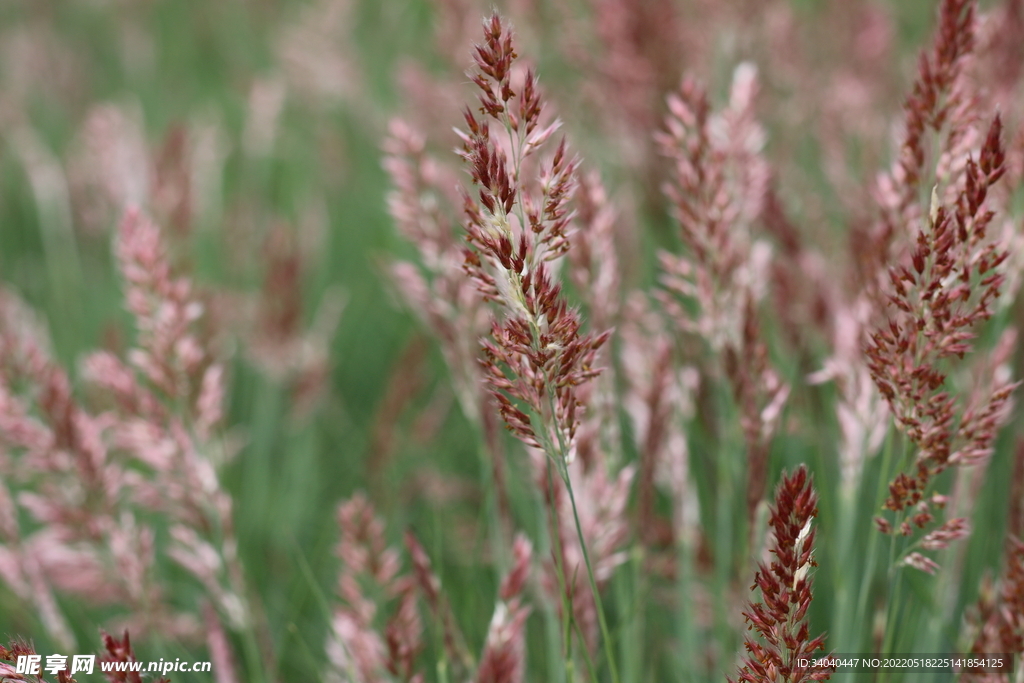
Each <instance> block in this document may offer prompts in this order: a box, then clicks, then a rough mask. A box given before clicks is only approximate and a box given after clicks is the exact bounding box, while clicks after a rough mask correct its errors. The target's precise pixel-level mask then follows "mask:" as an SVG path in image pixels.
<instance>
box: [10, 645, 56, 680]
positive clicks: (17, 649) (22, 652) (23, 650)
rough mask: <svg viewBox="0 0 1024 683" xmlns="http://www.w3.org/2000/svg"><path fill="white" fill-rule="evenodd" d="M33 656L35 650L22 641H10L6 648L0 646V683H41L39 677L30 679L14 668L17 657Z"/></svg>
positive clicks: (35, 676) (33, 676) (34, 676)
mask: <svg viewBox="0 0 1024 683" xmlns="http://www.w3.org/2000/svg"><path fill="white" fill-rule="evenodd" d="M34 654H36V650H35V648H34V647H32V645H30V644H29V643H26V642H25V641H24V640H20V639H16V640H12V641H11V642H10V643H9V644H8V645H7V646H6V647H5V646H3V645H0V683H16V682H19V681H36V682H37V683H42V682H43V677H42V676H41V675H32V676H31V677H30V676H29V675H28V674H20V673H18V669H17V666H16V664H17V663H18V657H28V656H30V655H34ZM62 673H63V672H62ZM66 680H67V678H62V679H61V681H66Z"/></svg>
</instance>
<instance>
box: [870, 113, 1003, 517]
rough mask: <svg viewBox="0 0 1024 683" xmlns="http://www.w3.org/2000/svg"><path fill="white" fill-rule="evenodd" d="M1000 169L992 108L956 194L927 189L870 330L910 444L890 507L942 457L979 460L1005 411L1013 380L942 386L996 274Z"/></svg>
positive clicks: (875, 366) (943, 464)
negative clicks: (907, 467)
mask: <svg viewBox="0 0 1024 683" xmlns="http://www.w3.org/2000/svg"><path fill="white" fill-rule="evenodd" d="M1002 174H1003V148H1002V142H1001V123H1000V120H999V117H998V116H996V117H995V119H994V120H993V121H992V124H991V126H990V127H989V131H988V134H987V136H986V139H985V143H984V146H983V147H982V149H981V153H980V157H979V159H978V161H974V160H973V159H968V161H967V164H966V171H965V176H964V182H963V184H962V185H960V186H959V192H958V194H957V197H956V200H955V201H954V202H952V203H945V202H941V201H940V200H939V198H938V193H937V192H933V197H932V202H933V204H932V209H931V212H930V215H929V217H928V219H927V222H926V225H925V226H924V227H923V228H922V229H921V230H920V231H919V232H918V234H917V244H916V246H915V248H914V250H913V252H912V253H911V256H910V263H909V264H903V263H898V264H895V265H893V266H891V267H890V269H889V281H890V283H891V293H890V294H889V295H888V299H889V303H890V304H891V307H890V312H889V317H888V321H887V323H886V324H885V325H882V326H879V327H878V328H876V329H875V330H874V332H873V333H872V334H871V340H870V342H869V344H868V345H867V347H866V349H865V353H866V355H867V359H868V367H869V369H870V371H871V376H872V378H873V379H874V381H875V384H876V385H877V386H878V389H879V391H880V392H881V393H882V395H883V396H884V397H885V399H886V401H887V402H888V403H889V407H890V408H891V410H892V412H893V415H894V417H895V419H896V423H897V425H899V427H900V428H901V429H902V430H903V431H904V432H905V433H906V435H907V437H908V438H909V439H910V440H911V441H912V442H913V443H914V444H915V445H916V446H917V448H918V455H917V460H916V465H915V470H914V471H913V472H911V473H901V474H900V475H899V476H898V477H897V478H896V479H895V481H893V483H892V485H891V486H890V496H889V498H888V500H887V501H886V507H887V508H889V509H890V510H894V511H902V510H905V509H906V508H908V507H910V506H915V505H918V504H919V503H922V502H923V501H924V497H925V495H926V489H927V487H928V483H929V481H930V480H931V479H932V478H933V477H934V476H935V475H936V474H938V473H940V472H942V471H943V470H945V469H946V468H947V467H948V466H950V465H971V464H977V463H980V462H984V461H985V459H986V458H987V457H988V455H989V453H990V452H991V449H992V442H993V440H994V439H995V436H996V432H997V430H998V428H999V427H1000V426H1001V425H1002V423H1003V422H1004V421H1005V419H1006V417H1007V415H1008V410H1009V401H1010V395H1011V393H1012V392H1013V389H1014V388H1015V387H1016V383H1012V382H1010V381H1008V380H1005V379H1001V378H998V377H997V378H993V384H992V386H991V390H990V392H989V394H988V396H987V397H986V398H985V400H984V401H983V402H982V403H981V404H980V405H978V406H971V407H970V408H969V409H965V410H959V409H958V401H957V398H956V397H955V396H953V395H951V394H950V393H949V392H948V391H946V390H944V389H943V385H944V383H945V381H946V378H947V376H948V370H947V368H948V365H949V363H950V361H951V360H952V359H953V358H963V357H964V355H965V354H966V353H968V352H969V351H971V349H972V345H971V343H970V339H971V338H972V337H973V336H974V333H973V329H974V328H975V327H976V326H977V325H978V324H979V323H981V322H983V321H985V320H988V319H989V318H990V317H991V316H992V313H993V310H992V306H993V304H994V302H995V300H996V299H997V298H998V297H999V295H1000V287H1001V285H1002V283H1003V281H1004V275H1003V274H1002V273H1001V272H1000V271H999V266H1000V264H1002V262H1003V261H1005V260H1006V258H1007V255H1008V252H1007V251H1006V249H1005V248H1004V247H1003V246H1002V245H1001V244H999V243H998V242H997V241H995V240H993V239H991V238H990V237H989V236H988V235H987V234H986V231H987V229H988V227H989V225H990V224H991V222H992V218H993V215H994V214H993V212H992V211H991V210H990V209H989V207H988V206H987V205H986V203H985V200H986V196H987V193H988V189H989V187H991V186H992V185H993V184H994V183H995V182H997V181H998V180H999V178H1000V177H1001V176H1002ZM914 521H915V523H917V524H918V526H920V527H923V526H924V525H925V524H926V523H927V522H929V521H930V515H927V514H926V511H922V512H919V514H918V515H916V516H915V519H914Z"/></svg>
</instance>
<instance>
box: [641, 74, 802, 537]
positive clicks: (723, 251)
mask: <svg viewBox="0 0 1024 683" xmlns="http://www.w3.org/2000/svg"><path fill="white" fill-rule="evenodd" d="M756 93H757V72H756V69H755V68H754V67H753V65H751V64H741V65H740V66H739V67H737V69H736V71H735V73H734V76H733V83H732V90H731V93H730V99H729V105H728V107H726V108H725V109H724V110H723V111H722V112H720V113H719V114H717V115H712V112H711V106H710V104H709V103H708V99H707V94H706V93H705V92H704V90H703V88H702V87H701V86H700V85H699V84H698V83H697V82H696V81H694V80H692V79H688V80H686V81H684V83H683V85H682V87H681V88H680V90H679V92H678V93H675V94H673V95H671V96H670V97H669V100H668V106H669V112H670V113H669V115H668V116H667V117H666V128H667V130H666V131H664V132H661V133H659V134H658V141H659V143H660V145H661V147H662V151H663V153H664V154H665V155H666V156H667V157H668V158H669V159H670V160H671V161H672V163H673V164H674V174H673V180H672V182H671V183H670V184H668V185H667V187H666V193H667V194H668V197H669V199H670V200H671V201H672V203H673V208H674V211H675V216H676V219H677V220H678V221H679V225H680V228H681V229H682V238H683V241H684V243H685V245H686V247H687V249H688V250H689V252H690V253H689V255H687V256H679V255H675V254H669V253H666V252H663V253H661V255H660V259H661V264H662V267H663V269H664V271H665V275H664V277H663V279H662V282H663V285H664V287H665V292H664V293H662V295H661V301H662V303H663V304H664V305H665V307H666V310H667V311H668V312H669V314H670V315H672V317H673V318H674V319H675V320H676V321H677V322H678V324H679V326H680V328H681V329H683V330H685V331H688V332H691V333H694V334H696V335H697V336H698V337H699V338H701V339H703V340H704V341H705V342H706V344H707V345H708V347H709V348H710V349H711V351H712V353H714V354H715V355H716V356H719V357H720V362H721V363H722V366H723V367H724V368H725V371H726V376H727V377H728V379H729V381H730V383H731V384H732V388H733V393H734V395H735V397H736V402H737V404H738V406H739V408H740V412H741V419H742V421H743V432H744V436H745V439H746V442H747V450H748V460H749V462H748V477H747V509H748V516H749V517H750V518H751V519H753V515H754V511H755V510H756V507H757V504H758V503H759V502H760V500H761V498H762V497H763V494H764V486H765V482H766V477H765V474H766V471H767V469H766V468H767V460H768V454H769V446H770V443H771V438H772V436H773V434H774V432H775V429H776V428H777V426H778V422H779V418H780V416H781V413H782V408H783V406H784V404H785V402H786V399H787V398H788V396H789V387H788V385H786V384H785V383H784V382H783V381H782V380H781V378H780V377H779V376H778V373H777V372H776V371H775V370H774V368H773V367H772V366H771V364H770V363H769V362H768V350H767V346H766V345H765V343H764V340H763V338H762V335H761V333H760V331H759V325H758V322H757V312H756V307H755V302H756V301H758V300H759V298H760V296H761V295H762V293H763V292H764V291H765V289H766V284H767V266H768V263H769V261H770V259H771V253H770V248H769V246H768V245H767V243H765V242H763V241H758V240H755V238H754V235H753V234H752V226H753V224H754V222H755V221H756V220H758V219H759V217H760V216H761V214H762V212H763V209H764V204H765V198H766V196H767V188H768V184H769V181H770V168H769V166H768V164H767V162H766V161H765V160H764V159H763V158H762V156H761V153H760V152H761V147H762V146H763V144H764V131H763V130H762V129H761V127H760V125H758V123H757V120H756V118H755V116H754V97H755V95H756ZM682 301H689V302H692V303H694V304H695V305H696V306H697V309H698V311H697V313H696V316H693V315H691V314H689V313H688V312H687V309H686V308H685V307H684V306H683V304H682Z"/></svg>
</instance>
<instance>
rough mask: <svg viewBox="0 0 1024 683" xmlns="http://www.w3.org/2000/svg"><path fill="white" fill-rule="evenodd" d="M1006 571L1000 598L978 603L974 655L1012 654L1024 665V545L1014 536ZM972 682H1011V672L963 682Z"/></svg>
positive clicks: (1009, 544)
mask: <svg viewBox="0 0 1024 683" xmlns="http://www.w3.org/2000/svg"><path fill="white" fill-rule="evenodd" d="M1004 561H1005V563H1006V568H1005V569H1004V571H1003V576H1002V578H1001V579H1000V581H999V592H998V595H991V594H989V595H985V594H984V593H983V594H982V597H981V598H980V599H979V601H978V618H977V622H975V623H976V628H977V635H976V636H975V638H974V642H973V644H972V645H971V653H972V654H978V655H986V654H1008V655H1012V656H1015V659H1016V660H1017V661H1016V662H1014V665H1015V666H1020V665H1021V657H1020V655H1022V654H1024V543H1021V542H1020V540H1018V539H1017V538H1015V537H1013V536H1010V537H1008V538H1007V543H1006V557H1005V560H1004ZM961 680H964V681H966V682H969V683H982V682H984V683H1009V682H1010V681H1011V680H1013V676H1012V675H1011V674H1010V673H1005V672H998V673H997V672H978V671H972V672H967V673H965V675H964V677H963V678H962V679H961Z"/></svg>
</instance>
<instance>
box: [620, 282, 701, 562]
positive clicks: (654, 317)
mask: <svg viewBox="0 0 1024 683" xmlns="http://www.w3.org/2000/svg"><path fill="white" fill-rule="evenodd" d="M622 318H623V319H622V323H621V325H620V327H619V328H618V329H619V343H620V346H619V359H620V364H621V367H622V378H623V380H624V381H625V391H624V392H623V398H622V408H623V409H624V410H625V412H626V414H627V415H628V416H629V418H630V422H631V424H632V432H633V435H634V439H635V444H636V449H637V452H638V453H639V460H640V462H639V463H638V468H637V511H636V518H637V535H638V537H639V538H640V539H641V540H642V541H643V542H644V543H645V544H647V545H648V547H649V548H658V547H662V548H666V549H667V548H671V547H673V546H674V545H675V541H676V540H678V539H691V540H693V539H695V538H696V536H695V534H696V533H697V531H698V529H699V524H698V522H699V515H700V510H699V506H698V505H697V495H696V490H695V488H694V482H693V479H692V477H691V476H690V474H689V471H688V468H689V444H688V442H687V435H686V428H685V427H686V424H687V423H688V422H689V421H690V420H691V419H692V418H693V415H694V412H695V406H694V400H693V398H694V394H695V393H696V391H697V386H698V383H699V379H700V374H699V372H698V371H697V369H696V368H694V367H692V366H684V367H681V368H677V367H676V365H675V363H676V358H675V343H676V342H675V339H674V336H673V333H672V331H671V329H669V327H670V324H671V323H669V322H667V321H666V320H665V319H664V317H663V316H661V315H659V314H658V312H657V311H655V310H653V307H652V306H651V303H650V301H649V299H648V297H647V295H646V294H642V293H639V292H634V293H633V294H632V295H631V296H630V297H629V299H628V300H627V301H626V303H625V307H624V312H623V316H622ZM658 485H660V486H662V487H663V488H665V489H667V490H668V492H669V497H670V499H671V500H672V503H673V516H672V517H673V519H672V528H669V529H667V530H666V529H664V527H663V524H664V523H663V521H662V520H660V519H659V518H658V516H657V515H656V512H655V502H656V500H655V498H656V493H655V490H656V487H657V486H658ZM666 555H667V556H668V557H666V559H669V561H672V560H673V556H674V555H675V552H674V551H673V552H671V553H667V554H666ZM652 559H654V558H652Z"/></svg>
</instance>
